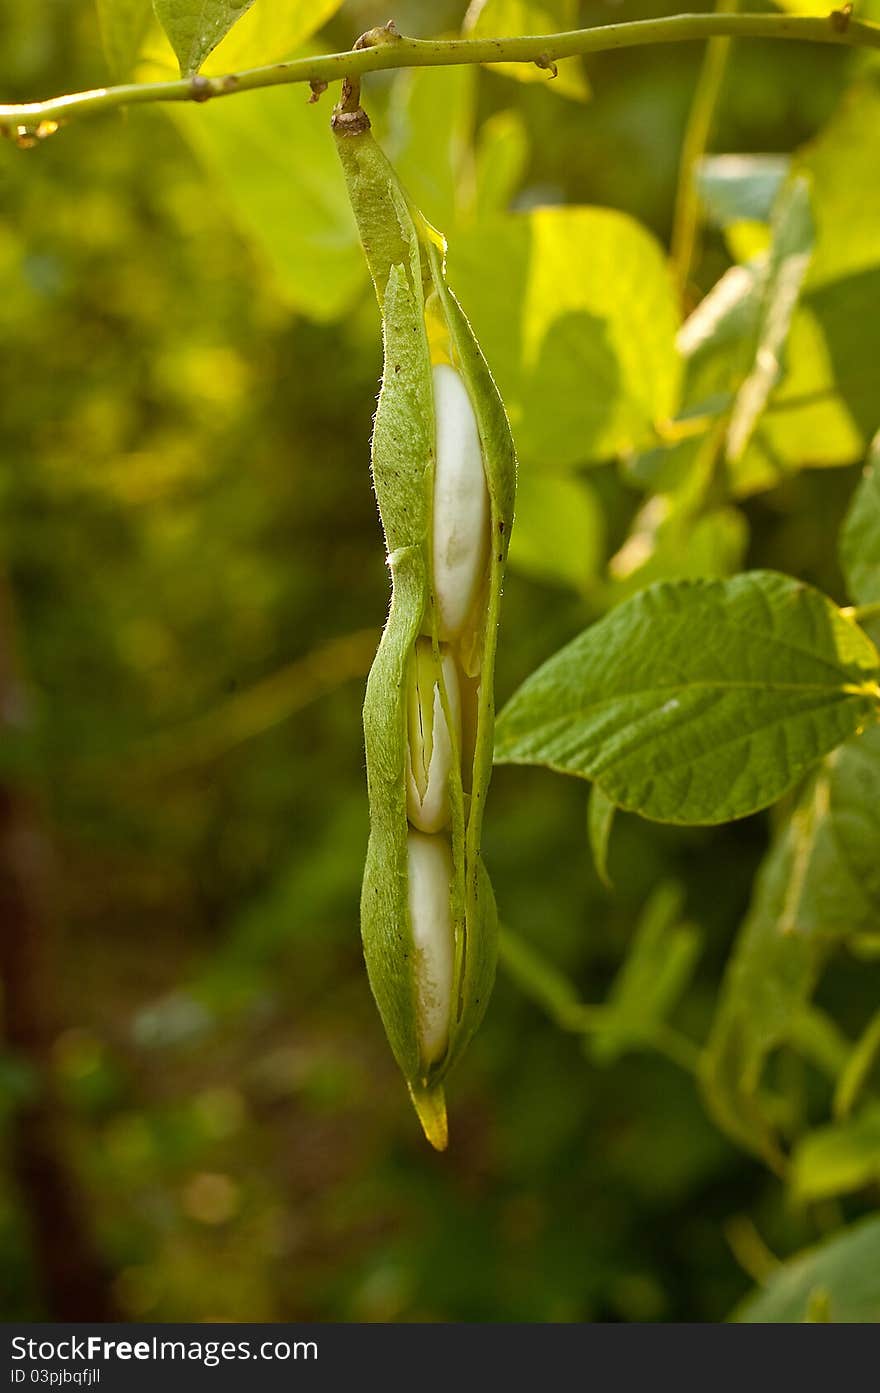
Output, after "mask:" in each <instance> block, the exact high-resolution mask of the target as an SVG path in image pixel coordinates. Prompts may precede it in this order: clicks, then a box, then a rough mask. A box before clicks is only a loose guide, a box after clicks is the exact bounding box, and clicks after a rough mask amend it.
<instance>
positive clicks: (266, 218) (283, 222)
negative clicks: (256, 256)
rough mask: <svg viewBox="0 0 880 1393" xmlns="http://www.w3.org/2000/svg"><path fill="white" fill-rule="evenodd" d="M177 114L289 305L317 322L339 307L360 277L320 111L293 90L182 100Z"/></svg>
mask: <svg viewBox="0 0 880 1393" xmlns="http://www.w3.org/2000/svg"><path fill="white" fill-rule="evenodd" d="M171 110H172V114H173V119H174V120H175V121H176V122H177V124H178V126H179V128H180V130H181V131H182V132H183V133H184V135H185V136H186V138H187V139H188V141H189V142H190V144H191V145H192V147H193V150H194V151H195V153H196V154H197V155H198V157H199V159H200V160H201V161H202V163H203V164H204V166H205V168H206V170H207V171H208V172H209V173H210V174H211V175H213V176H214V178H215V179H216V181H217V185H218V204H220V210H219V211H218V216H221V217H222V216H223V215H224V212H225V207H226V206H228V207H229V209H230V210H231V212H232V213H233V215H234V216H235V217H236V218H237V219H238V221H239V223H240V225H241V227H242V229H243V231H244V232H245V233H246V234H247V235H248V237H249V238H250V240H251V241H252V242H253V244H254V246H255V247H256V248H257V250H258V251H259V252H260V253H261V254H262V257H263V259H264V261H265V262H266V263H267V264H268V266H269V267H270V268H271V269H272V270H273V271H274V273H275V275H276V278H277V281H278V284H279V288H280V289H281V291H282V292H283V293H284V294H285V296H286V298H287V299H288V300H289V301H290V303H291V304H292V305H293V307H294V308H296V309H298V310H300V311H301V312H302V313H303V314H306V315H308V316H309V317H310V318H312V319H316V320H321V321H324V320H332V319H335V318H338V316H339V315H341V314H342V313H344V311H345V310H346V309H347V308H348V306H349V305H350V304H351V303H352V301H353V299H354V298H355V297H356V296H357V295H358V294H359V293H360V291H361V288H362V286H363V284H364V281H365V272H364V267H363V256H362V253H361V250H360V245H359V243H358V240H357V230H356V228H355V223H354V217H353V215H352V212H351V207H350V205H349V201H348V197H347V195H346V192H345V184H344V182H343V179H342V174H341V172H340V169H339V161H338V160H337V158H336V153H335V151H334V149H333V144H332V140H331V136H330V133H329V131H328V129H327V119H326V113H321V112H320V111H317V110H316V109H315V107H313V106H309V105H307V103H306V102H305V100H304V98H303V93H302V90H301V89H299V88H295V87H292V88H286V89H283V88H278V89H277V90H274V91H266V92H260V93H257V94H255V95H253V96H248V97H242V98H241V100H235V101H227V102H216V103H208V104H207V105H206V106H202V107H199V108H198V109H194V108H190V107H188V106H185V105H183V104H180V105H178V106H175V107H174V108H172V109H171Z"/></svg>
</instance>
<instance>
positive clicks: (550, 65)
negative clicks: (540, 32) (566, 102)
mask: <svg viewBox="0 0 880 1393" xmlns="http://www.w3.org/2000/svg"><path fill="white" fill-rule="evenodd" d="M535 67H536V68H545V69H546V70H547V71H548V72H549V74H550V77H551V79H552V78H554V77H558V76H559V69H558V67H557V66H556V63H555V61H554V60H553V59H552V58H551V57H550V54H549V53H539V54H538V56H537V58H536V59H535Z"/></svg>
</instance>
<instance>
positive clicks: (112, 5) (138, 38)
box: [97, 0, 153, 82]
mask: <svg viewBox="0 0 880 1393" xmlns="http://www.w3.org/2000/svg"><path fill="white" fill-rule="evenodd" d="M97 2H98V20H99V22H100V25H101V40H102V42H103V44H104V52H105V53H106V55H107V62H108V63H109V65H110V70H111V72H112V74H113V76H114V78H115V79H116V81H117V82H124V81H125V80H126V79H127V78H128V77H129V75H130V74H131V70H132V68H133V67H134V64H135V60H136V58H137V56H138V53H139V51H140V46H141V42H142V40H143V37H144V35H145V34H146V32H147V27H148V25H149V23H150V21H151V19H152V17H153V7H152V5H151V3H150V0H97Z"/></svg>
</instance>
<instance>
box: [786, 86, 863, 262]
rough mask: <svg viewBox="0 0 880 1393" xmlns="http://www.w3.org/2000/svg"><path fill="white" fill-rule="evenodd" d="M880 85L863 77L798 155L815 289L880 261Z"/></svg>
mask: <svg viewBox="0 0 880 1393" xmlns="http://www.w3.org/2000/svg"><path fill="white" fill-rule="evenodd" d="M878 129H880V88H878V87H877V85H876V83H874V82H873V81H871V80H870V79H868V78H865V79H864V80H863V81H862V83H861V84H860V85H859V86H857V87H855V88H853V89H851V90H850V91H848V92H847V93H846V95H845V96H844V98H843V101H842V103H841V105H840V107H839V108H838V110H837V112H836V113H835V115H834V116H833V117H832V119H831V121H830V122H829V123H828V125H827V126H826V127H825V129H824V130H823V131H822V132H821V133H820V135H819V136H818V137H817V139H816V140H815V141H814V142H813V143H812V144H810V145H808V146H807V147H806V148H805V149H804V150H803V151H802V152H801V154H800V155H799V156H798V157H797V158H796V160H795V165H794V168H795V172H796V173H805V174H807V175H808V176H809V177H810V180H811V185H812V193H813V209H814V214H815V219H816V249H815V254H814V257H813V261H812V264H811V267H810V276H809V285H810V287H811V288H813V287H816V286H819V285H824V284H826V283H827V282H828V281H831V280H836V279H838V278H839V277H841V276H852V275H854V274H856V273H858V272H862V271H866V270H869V269H872V268H876V267H877V266H878V265H880V177H878V175H880V159H878V151H877V131H878Z"/></svg>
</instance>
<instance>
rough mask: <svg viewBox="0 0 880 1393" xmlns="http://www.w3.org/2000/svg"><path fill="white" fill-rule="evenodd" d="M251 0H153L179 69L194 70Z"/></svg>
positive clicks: (199, 65)
mask: <svg viewBox="0 0 880 1393" xmlns="http://www.w3.org/2000/svg"><path fill="white" fill-rule="evenodd" d="M253 3H254V0H153V8H154V9H155V11H156V16H157V18H158V20H159V23H160V24H161V25H162V28H163V29H164V30H165V33H166V34H167V35H168V38H169V40H170V41H171V47H172V48H173V49H174V52H175V53H176V54H177V61H178V62H179V64H180V71H181V73H183V75H184V76H186V75H187V74H188V73H197V72H198V70H199V68H200V67H201V66H202V64H203V63H204V61H205V59H206V58H207V56H208V54H209V53H210V52H211V50H212V49H214V48H216V47H217V45H218V44H219V42H220V40H221V39H222V38H223V37H224V35H225V34H227V33H228V32H229V30H230V29H231V28H232V26H233V24H235V22H236V20H239V19H241V17H242V15H243V14H244V13H245V12H246V11H247V10H248V9H250V7H251V5H252V4H253Z"/></svg>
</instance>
